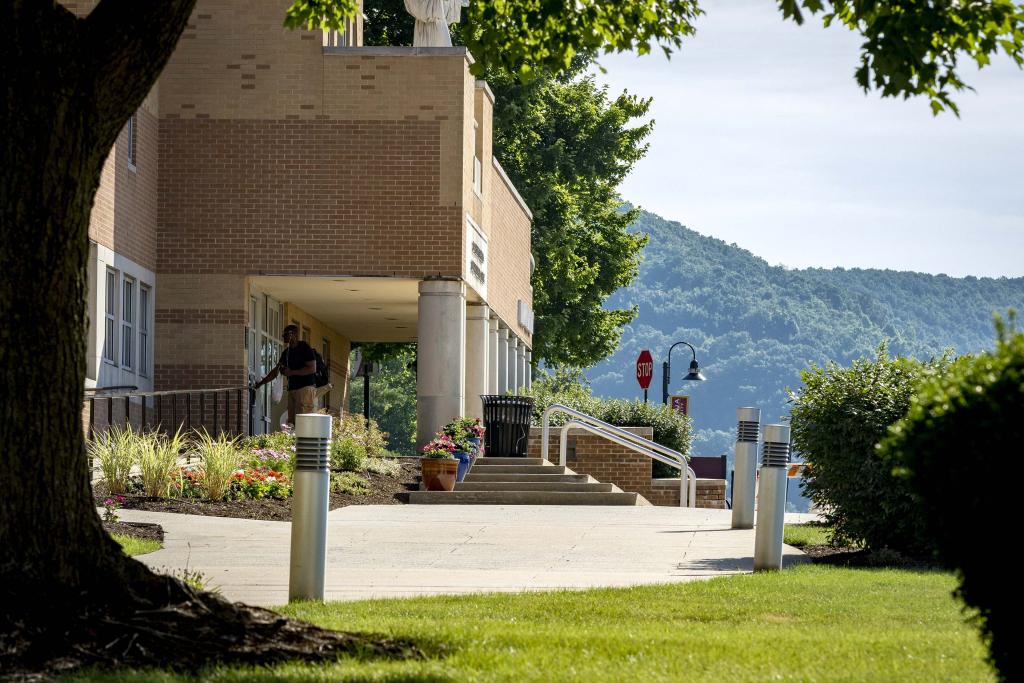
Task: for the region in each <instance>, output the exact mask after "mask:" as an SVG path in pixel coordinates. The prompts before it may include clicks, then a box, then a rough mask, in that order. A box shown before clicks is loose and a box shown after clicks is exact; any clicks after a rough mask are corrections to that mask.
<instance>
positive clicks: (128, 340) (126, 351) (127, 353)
mask: <svg viewBox="0 0 1024 683" xmlns="http://www.w3.org/2000/svg"><path fill="white" fill-rule="evenodd" d="M121 365H122V366H124V367H126V368H128V369H129V370H130V369H131V367H132V328H131V325H122V326H121Z"/></svg>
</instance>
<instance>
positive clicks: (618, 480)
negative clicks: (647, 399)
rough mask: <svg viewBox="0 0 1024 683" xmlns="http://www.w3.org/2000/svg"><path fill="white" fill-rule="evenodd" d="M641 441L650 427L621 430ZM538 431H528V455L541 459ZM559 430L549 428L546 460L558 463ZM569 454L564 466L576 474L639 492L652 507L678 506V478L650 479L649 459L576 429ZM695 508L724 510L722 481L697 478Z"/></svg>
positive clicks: (652, 431)
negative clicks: (636, 436) (637, 437)
mask: <svg viewBox="0 0 1024 683" xmlns="http://www.w3.org/2000/svg"><path fill="white" fill-rule="evenodd" d="M624 429H626V430H627V431H630V432H632V433H634V434H637V435H639V436H641V437H643V438H645V439H650V438H652V436H653V434H654V430H653V429H652V428H650V427H624ZM541 433H542V432H541V428H539V427H533V428H531V429H530V444H529V456H530V457H531V458H539V457H540V456H541ZM560 434H561V428H560V427H558V428H555V427H552V428H551V432H550V434H549V435H548V436H549V442H548V443H549V446H548V458H549V459H550V461H551V462H553V463H555V464H558V461H559V438H560ZM568 451H569V455H568V457H567V458H566V466H567V467H569V468H570V469H571V470H573V471H574V472H576V473H577V474H589V475H590V476H592V477H594V478H595V479H597V480H598V481H600V482H603V483H606V484H615V485H616V486H618V487H619V488H620V489H622V490H623V491H627V492H630V493H639V494H640V495H642V496H643V497H644V498H646V499H647V501H648V502H649V503H651V504H652V505H664V506H674V507H678V506H679V480H678V479H652V478H651V459H650V458H648V457H647V456H646V455H643V454H642V453H637V452H636V451H633V450H631V449H629V448H626V447H624V446H620V445H618V444H615V443H612V442H611V441H608V440H606V439H604V438H602V437H599V436H596V435H594V434H590V433H589V432H585V431H583V430H580V429H571V430H569V436H568ZM697 507H701V508H719V509H721V508H724V507H725V480H724V479H698V480H697Z"/></svg>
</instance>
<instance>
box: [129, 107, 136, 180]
mask: <svg viewBox="0 0 1024 683" xmlns="http://www.w3.org/2000/svg"><path fill="white" fill-rule="evenodd" d="M138 117H139V115H138V114H132V115H131V117H130V118H129V119H128V168H130V169H131V170H133V171H134V170H135V169H136V167H137V157H136V155H137V152H138V149H139V144H138V143H139V119H138Z"/></svg>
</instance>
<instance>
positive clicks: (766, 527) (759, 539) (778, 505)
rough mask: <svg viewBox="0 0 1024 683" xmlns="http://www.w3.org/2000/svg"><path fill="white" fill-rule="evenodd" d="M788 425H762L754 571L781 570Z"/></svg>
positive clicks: (787, 459)
mask: <svg viewBox="0 0 1024 683" xmlns="http://www.w3.org/2000/svg"><path fill="white" fill-rule="evenodd" d="M788 464H789V426H788V425H765V427H764V446H763V448H762V451H761V484H760V491H759V493H758V505H757V527H756V529H755V531H754V571H755V572H756V571H765V570H773V569H782V535H783V531H784V530H785V522H786V474H787V473H786V466H787V465H788Z"/></svg>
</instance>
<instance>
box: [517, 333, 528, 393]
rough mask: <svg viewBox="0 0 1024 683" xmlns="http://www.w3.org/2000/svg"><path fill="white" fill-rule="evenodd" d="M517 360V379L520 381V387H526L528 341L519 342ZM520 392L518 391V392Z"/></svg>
mask: <svg viewBox="0 0 1024 683" xmlns="http://www.w3.org/2000/svg"><path fill="white" fill-rule="evenodd" d="M516 362H518V366H519V367H518V368H516V373H515V376H516V379H517V380H518V382H519V388H520V389H525V388H526V343H525V342H519V350H518V352H517V354H516ZM517 393H518V392H517Z"/></svg>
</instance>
